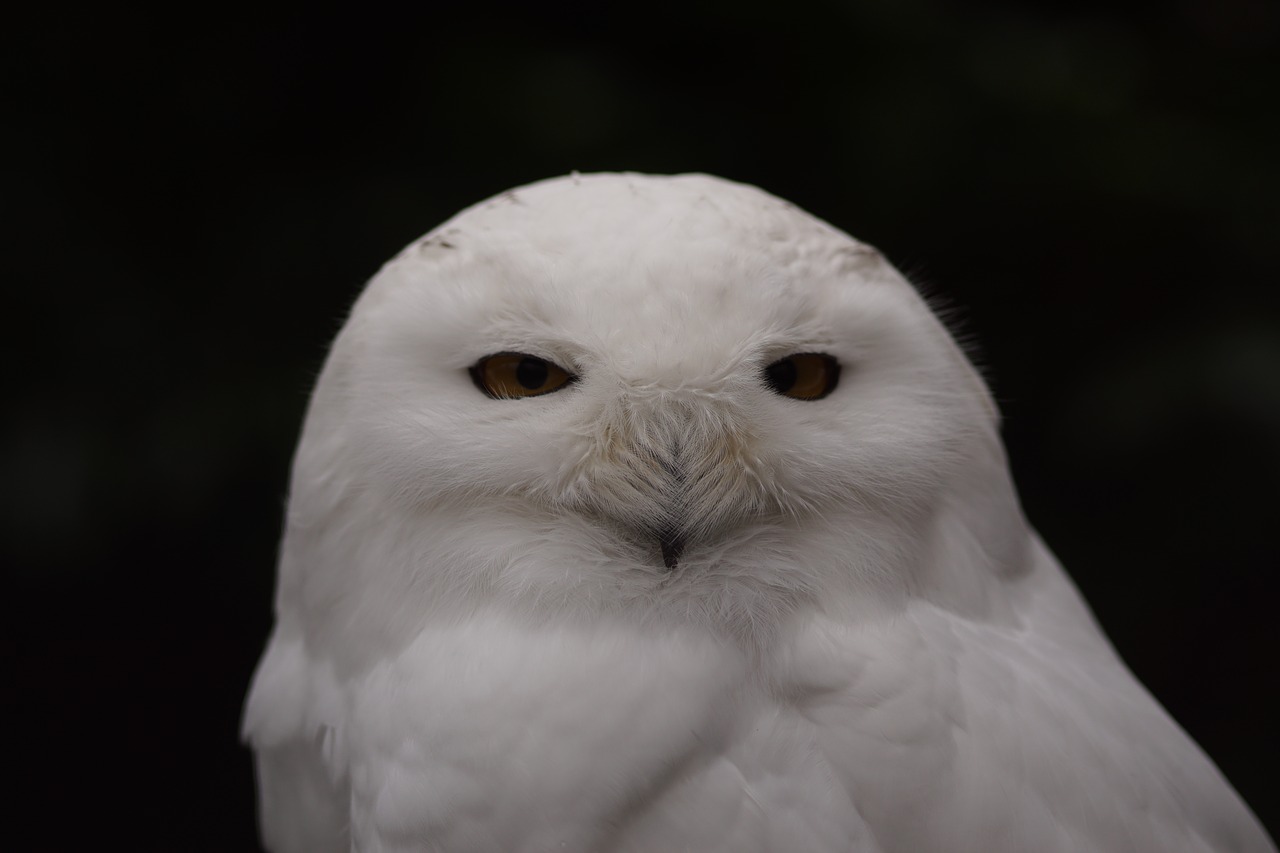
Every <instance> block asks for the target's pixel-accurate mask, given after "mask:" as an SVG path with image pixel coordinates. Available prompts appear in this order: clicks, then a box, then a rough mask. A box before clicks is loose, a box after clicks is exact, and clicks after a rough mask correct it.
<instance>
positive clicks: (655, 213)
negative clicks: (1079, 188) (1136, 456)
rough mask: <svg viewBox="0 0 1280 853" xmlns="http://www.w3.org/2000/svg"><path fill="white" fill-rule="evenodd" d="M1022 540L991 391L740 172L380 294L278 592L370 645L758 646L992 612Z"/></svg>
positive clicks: (321, 406) (481, 240)
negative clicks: (500, 621)
mask: <svg viewBox="0 0 1280 853" xmlns="http://www.w3.org/2000/svg"><path fill="white" fill-rule="evenodd" d="M1025 540H1026V531H1025V525H1024V524H1023V523H1022V521H1021V517H1020V515H1019V513H1018V509H1017V504H1016V500H1015V498H1014V496H1013V492H1012V489H1011V487H1010V486H1009V482H1008V477H1007V473H1006V468H1005V464H1004V460H1003V455H1002V452H1001V448H1000V444H999V439H998V434H997V415H996V412H995V408H994V406H993V405H992V403H991V400H990V397H989V395H988V393H987V391H986V389H985V387H984V385H983V383H982V381H981V379H980V378H979V377H978V375H977V373H976V372H975V371H974V370H973V368H972V367H971V366H970V364H969V362H968V361H967V360H966V358H965V357H964V355H963V354H962V352H961V351H960V349H959V348H958V347H957V346H956V345H955V344H954V342H953V341H952V339H951V337H950V336H949V335H948V334H947V332H946V330H945V329H944V327H943V326H942V325H941V324H940V323H939V322H938V321H937V320H936V318H935V317H934V316H933V314H932V313H931V312H930V311H929V309H928V308H927V306H926V305H925V303H924V302H923V301H922V300H921V299H920V297H919V296H918V295H917V294H916V292H915V290H914V289H913V288H912V287H911V285H910V284H909V283H908V282H907V281H906V280H905V279H904V278H903V277H902V276H901V275H899V274H898V273H897V272H896V271H895V270H894V269H893V268H892V267H891V266H890V265H889V264H888V263H887V262H886V261H885V260H884V259H883V258H882V257H881V256H880V255H879V254H878V253H877V252H876V251H875V250H873V249H872V248H870V247H868V246H866V245H864V244H862V243H859V242H857V241H855V240H853V239H852V238H850V237H849V236H847V235H845V234H843V233H842V232H840V231H838V230H836V229H835V228H833V227H831V226H829V225H827V224H826V223H824V222H822V221H820V220H818V219H816V218H814V217H812V216H810V215H808V214H806V213H804V212H803V211H801V210H799V209H797V208H796V207H794V206H792V205H790V204H788V203H786V202H783V201H781V200H779V199H777V198H774V197H772V196H770V195H768V194H766V193H764V192H761V191H760V190H757V189H755V188H753V187H749V186H744V185H741V184H736V183H731V182H728V181H724V180H720V179H717V178H712V177H708V176H702V175H682V176H676V177H651V176H643V175H635V174H600V175H573V176H569V177H564V178H558V179H554V180H549V181H545V182H542V183H538V184H534V185H531V186H527V187H523V188H520V189H517V190H514V191H511V192H507V193H504V194H503V195H501V196H498V197H496V198H493V199H491V200H489V201H486V202H483V203H481V204H479V205H477V206H475V207H472V208H470V209H468V210H466V211H464V212H462V213H460V214H459V215H457V216H456V217H454V218H453V219H452V220H450V221H449V222H447V223H445V224H444V225H442V226H441V227H439V228H438V229H436V230H435V231H433V232H431V233H429V234H428V235H426V236H425V237H423V238H422V239H420V240H418V241H417V242H415V243H413V244H412V245H410V246H409V247H408V248H406V249H405V250H404V251H403V252H401V253H400V255H398V256H397V257H396V258H394V259H393V260H391V261H390V262H389V263H388V264H387V265H386V266H385V267H384V268H383V269H382V270H381V271H380V272H379V273H378V274H377V276H376V277H375V278H374V279H373V280H372V281H371V282H370V284H369V285H368V287H367V289H366V290H365V292H364V294H363V295H362V296H361V297H360V299H359V301H358V302H357V303H356V305H355V307H354V309H353V311H352V313H351V316H350V318H349V320H348V321H347V324H346V326H345V327H344V329H343V331H342V333H341V334H340V336H339V338H338V340H337V342H336V343H335V345H334V348H333V351H332V353H331V356H330V358H329V361H328V363H327V365H326V367H325V369H324V371H323V374H322V376H321V379H320V381H319V385H318V387H317V389H316V393H315V396H314V398H313V402H312V406H311V409H310V412H309V415H308V420H307V424H306V428H305V431H304V436H303V440H302V444H301V446H300V448H299V452H298V456H297V459H296V462H295V469H294V479H293V485H292V497H291V505H290V513H289V522H288V530H287V533H286V541H285V546H284V555H283V560H282V579H283V581H284V582H283V584H282V593H281V594H282V596H290V595H293V596H295V599H296V600H297V601H299V602H302V603H303V605H304V606H305V607H310V608H313V609H315V608H323V609H324V613H325V614H327V615H328V616H330V617H332V618H330V619H329V621H330V622H332V623H334V624H337V625H339V626H341V627H342V628H343V629H344V630H351V631H361V630H371V627H370V626H368V625H366V624H364V622H363V617H362V615H361V614H362V613H363V614H370V616H372V614H375V613H377V614H379V615H378V617H377V619H376V620H375V621H378V622H384V623H388V622H389V623H390V624H392V625H394V624H396V623H397V620H400V621H403V622H404V623H405V625H409V624H411V623H414V621H415V620H417V619H419V618H422V614H424V613H427V612H438V611H441V610H447V609H449V608H454V609H455V610H457V609H463V610H465V609H467V608H474V607H479V606H486V605H488V604H492V603H500V605H501V606H505V607H509V608H514V609H515V610H518V611H520V612H525V613H539V614H543V616H545V615H546V614H547V613H554V614H578V615H581V614H590V613H599V612H605V611H608V612H636V613H643V614H648V615H649V616H651V617H652V616H653V614H660V615H661V616H662V618H679V619H698V620H706V621H708V622H711V623H714V624H716V625H722V626H728V627H729V628H731V629H732V630H748V631H751V630H759V629H760V626H761V625H766V624H768V623H769V622H770V621H771V620H774V621H776V620H777V619H780V618H785V614H786V613H787V612H788V609H789V608H790V607H792V606H793V605H794V604H795V602H797V601H799V600H802V599H803V600H808V601H819V602H822V603H823V606H830V607H843V608H853V609H857V608H858V607H859V606H860V604H862V603H871V602H875V603H877V604H880V603H883V602H885V601H895V600H903V599H904V598H905V597H908V596H910V595H927V596H932V597H934V598H936V599H938V600H940V601H945V602H948V603H950V604H951V605H952V606H955V607H979V608H980V607H982V606H984V605H983V601H984V592H983V589H984V583H985V582H987V581H989V580H990V579H991V578H992V577H993V576H995V575H998V574H1000V573H1001V572H1006V571H1011V570H1014V569H1015V568H1016V565H1017V564H1018V561H1019V559H1020V557H1019V554H1020V553H1021V549H1022V548H1023V546H1024V544H1025ZM984 579H985V580H984ZM289 590H292V592H289ZM388 608H389V609H388ZM387 612H391V613H394V614H398V615H396V616H393V617H391V619H390V620H388V619H387V617H386V616H385V614H386V613H387ZM320 621H324V620H320ZM744 626H745V627H744ZM384 629H389V628H387V626H386V625H383V626H381V627H379V628H378V630H384Z"/></svg>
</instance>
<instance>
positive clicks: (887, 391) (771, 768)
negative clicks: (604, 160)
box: [244, 175, 1275, 853]
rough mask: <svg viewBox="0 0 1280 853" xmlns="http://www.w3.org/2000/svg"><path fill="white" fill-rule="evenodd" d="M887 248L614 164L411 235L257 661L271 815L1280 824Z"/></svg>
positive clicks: (885, 839) (314, 467)
mask: <svg viewBox="0 0 1280 853" xmlns="http://www.w3.org/2000/svg"><path fill="white" fill-rule="evenodd" d="M997 425H998V415H997V412H996V410H995V407H994V406H993V404H992V401H991V398H990V396H989V395H988V393H987V391H986V388H985V387H984V385H983V383H982V380H981V379H980V378H979V377H978V374H977V373H976V372H975V371H974V369H973V368H972V367H971V366H970V364H969V362H968V361H967V360H966V359H965V357H964V355H963V354H962V353H961V351H960V350H959V349H958V348H957V347H956V345H955V344H954V343H953V342H952V340H951V338H950V337H949V336H948V334H947V332H946V331H945V330H944V328H943V327H942V325H941V324H940V323H939V322H938V321H937V320H936V319H935V318H934V317H933V316H932V315H931V314H930V312H929V310H928V309H927V308H926V306H925V304H924V302H923V301H922V300H921V299H920V298H919V297H918V296H917V295H916V293H915V291H914V290H913V289H912V287H911V286H910V285H909V284H908V283H907V282H906V281H905V280H904V279H903V278H902V276H901V275H899V274H898V273H897V272H896V271H895V270H894V269H893V268H892V267H891V266H889V264H888V263H886V262H885V261H884V260H883V259H882V258H881V256H880V255H879V254H877V253H876V252H875V251H874V250H873V249H871V248H870V247H868V246H866V245H863V244H861V243H858V242H856V241H855V240H853V239H851V238H849V237H848V236H846V235H845V234H843V233H841V232H840V231H837V230H836V229H834V228H832V227H831V226H829V225H827V224H825V223H823V222H821V221H819V220H817V219H815V218H813V217H811V216H809V215H807V214H805V213H804V212H802V211H800V210H798V209H796V208H795V207H794V206H792V205H789V204H787V203H785V202H782V201H780V200H778V199H776V198H773V197H772V196H769V195H767V194H765V193H763V192H761V191H759V190H757V189H754V188H751V187H748V186H743V185H740V184H734V183H729V182H726V181H723V180H718V179H715V178H711V177H705V176H696V175H693V176H680V177H646V176H641V175H589V176H588V175H584V176H577V175H574V176H570V177H567V178H561V179H557V180H552V181H547V182H543V183H539V184H535V185H532V186H529V187H525V188H522V189H519V190H516V191H513V192H508V193H506V194H504V195H502V196H499V197H497V198H495V199H493V200H491V201H488V202H485V203H483V204H481V205H478V206H476V207H473V208H471V209H469V210H467V211H465V212H463V213H461V214H459V215H458V216H457V217H455V218H454V219H452V220H451V221H449V222H448V223H446V224H445V225H443V226H441V227H440V228H439V229H437V230H436V231H434V232H432V233H431V234H429V235H427V236H426V237H425V238H423V239H421V240H419V241H418V242H417V243H414V244H413V245H411V246H410V247H409V248H407V249H406V250H405V251H404V252H402V253H401V254H400V255H399V256H398V257H397V258H395V259H394V260H392V261H391V262H390V263H388V264H387V265H386V266H385V267H384V268H383V269H382V271H381V272H379V273H378V275H377V276H376V277H375V278H374V279H373V281H372V282H371V283H370V284H369V286H368V288H367V290H366V291H365V292H364V294H363V295H362V296H361V297H360V299H359V301H358V302H357V303H356V306H355V308H354V310H353V311H352V314H351V317H350V319H349V320H348V322H347V324H346V327H345V328H344V329H343V330H342V333H341V334H340V335H339V336H338V339H337V342H336V343H335V344H334V347H333V351H332V353H331V355H330V357H329V360H328V364H327V365H326V367H325V369H324V372H323V374H322V376H321V377H320V381H319V384H318V386H317V388H316V391H315V395H314V399H313V400H312V403H311V408H310V412H309V414H308V416H307V421H306V426H305V428H304V430H303V435H302V440H301V444H300V446H299V448H298V453H297V458H296V460H295V464H294V471H293V482H292V492H291V498H290V503H289V510H288V519H287V529H286V532H285V537H284V544H283V549H282V553H281V558H280V577H279V591H278V596H277V600H276V610H277V616H278V623H277V625H276V628H275V631H274V633H273V634H272V637H271V640H270V643H269V645H268V648H267V651H266V654H265V656H264V657H263V660H262V662H261V664H260V666H259V668H258V672H257V675H256V677H255V679H254V683H253V686H252V689H251V691H250V695H249V699H248V705H247V709H246V714H245V724H244V730H245V736H246V738H247V739H248V741H249V742H250V743H251V745H252V746H253V749H254V750H255V751H256V754H257V768H258V781H259V789H260V794H261V804H260V807H261V824H262V832H263V836H264V839H265V842H266V845H267V847H268V848H270V849H271V850H273V851H280V853H285V852H286V851H306V853H321V851H346V850H351V849H354V850H359V851H503V853H511V851H551V850H557V851H560V850H567V851H614V850H618V851H637V853H639V851H653V853H668V851H698V852H699V853H702V851H734V853H747V852H748V851H786V853H800V851H904V853H930V851H939V853H958V852H959V851H974V853H1000V851H1018V853H1023V852H1024V851H1037V853H1046V851H1071V853H1079V851H1092V850H1107V851H1153V853H1154V852H1155V851H1159V852H1160V853H1167V851H1192V850H1195V851H1209V850H1214V851H1228V850H1232V851H1269V850H1274V849H1275V848H1274V847H1273V846H1272V844H1271V842H1270V841H1269V840H1268V838H1267V836H1266V834H1265V832H1264V830H1263V829H1262V828H1261V826H1260V825H1259V824H1258V822H1257V820H1256V819H1255V818H1254V817H1253V815H1252V814H1251V813H1250V812H1249V809H1248V808H1247V807H1246V806H1245V805H1244V804H1243V803H1242V801H1241V800H1240V799H1239V797H1238V796H1237V795H1236V794H1235V792H1234V791H1233V790H1232V789H1231V787H1230V785H1229V784H1228V783H1227V782H1226V781H1225V780H1224V779H1223V777H1222V776H1221V775H1220V774H1219V772H1218V770H1217V769H1216V768H1215V767H1214V765H1213V764H1212V763H1211V762H1210V761H1209V760H1208V758H1206V757H1205V755H1204V754H1203V753H1202V752H1201V751H1200V749H1198V748H1197V747H1196V745H1195V744H1194V743H1192V741H1191V740H1190V739H1189V738H1188V737H1187V735H1186V734H1184V733H1183V732H1182V730H1181V729H1179V728H1178V726H1177V724H1175V723H1174V722H1173V721H1172V720H1171V719H1170V718H1169V716H1168V715H1167V714H1166V713H1165V712H1164V711H1163V710H1162V709H1161V708H1160V706H1159V705H1158V704H1157V703H1156V702H1155V701H1154V700H1153V699H1152V698H1151V696H1150V695H1149V694H1148V693H1147V692H1146V691H1145V690H1144V689H1143V688H1142V687H1141V686H1140V685H1139V684H1138V683H1137V681H1136V680H1135V679H1134V678H1133V676H1132V675H1131V674H1130V673H1129V672H1128V670H1127V669H1126V668H1125V666H1124V664H1123V663H1122V662H1121V661H1120V660H1119V659H1118V658H1117V656H1116V654H1115V652H1114V651H1113V650H1112V648H1111V647H1110V645H1108V643H1107V640H1106V639H1105V638H1104V637H1103V635H1102V632H1101V631H1100V630H1099V628H1098V626H1097V625H1096V624H1095V622H1094V621H1093V619H1092V617H1091V616H1090V614H1089V611H1088V609H1087V608H1086V606H1085V605H1084V603H1083V602H1082V601H1081V599H1080V597H1079V595H1078V594H1077V593H1076V591H1075V589H1074V588H1073V587H1072V585H1071V583H1070V581H1069V580H1068V579H1067V578H1066V576H1065V575H1064V574H1063V572H1062V570H1061V569H1060V568H1059V566H1058V564H1057V563H1056V561H1055V560H1054V558H1053V556H1052V555H1051V554H1050V553H1049V551H1048V550H1047V549H1046V548H1045V546H1044V545H1043V544H1042V543H1041V542H1040V540H1039V539H1038V538H1037V536H1036V534H1035V533H1034V532H1033V531H1032V530H1031V529H1030V528H1029V527H1028V525H1027V523H1026V521H1025V520H1024V519H1023V517H1022V514H1021V512H1020V510H1019V507H1018V501H1017V498H1016V496H1015V493H1014V490H1013V486H1012V485H1011V483H1010V479H1009V474H1008V470H1007V466H1006V463H1005V458H1004V453H1003V450H1002V447H1001V443H1000V438H999V435H998V431H997Z"/></svg>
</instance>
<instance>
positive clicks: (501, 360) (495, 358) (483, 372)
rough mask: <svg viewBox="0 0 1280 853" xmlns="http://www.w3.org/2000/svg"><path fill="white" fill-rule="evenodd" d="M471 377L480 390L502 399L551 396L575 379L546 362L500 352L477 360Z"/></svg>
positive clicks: (531, 356)
mask: <svg viewBox="0 0 1280 853" xmlns="http://www.w3.org/2000/svg"><path fill="white" fill-rule="evenodd" d="M471 378H472V379H473V380H474V381H475V383H476V387H477V388H479V389H480V390H481V391H483V392H484V393H486V394H488V395H489V396H490V397H496V398H498V399H500V400H502V399H510V398H513V397H537V396H538V395H539V394H550V393H551V392H552V391H559V390H560V389H561V388H563V387H564V386H566V385H568V384H569V383H570V382H572V381H573V380H574V378H575V377H574V376H573V374H571V373H569V372H568V371H567V370H565V369H564V368H562V367H559V366H557V365H555V364H552V363H551V362H549V361H547V360H546V359H542V358H538V357H537V356H533V355H525V354H524V353H519V352H500V353H497V354H495V355H487V356H485V357H484V358H482V359H480V360H479V361H477V362H476V363H475V366H474V367H472V368H471Z"/></svg>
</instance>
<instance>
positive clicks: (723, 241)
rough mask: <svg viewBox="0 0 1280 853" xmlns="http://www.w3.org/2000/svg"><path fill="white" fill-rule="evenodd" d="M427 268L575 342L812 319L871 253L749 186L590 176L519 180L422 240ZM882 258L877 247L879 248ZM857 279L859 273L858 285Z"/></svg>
mask: <svg viewBox="0 0 1280 853" xmlns="http://www.w3.org/2000/svg"><path fill="white" fill-rule="evenodd" d="M418 248H419V254H421V255H423V256H425V259H426V261H427V263H430V261H431V260H432V259H434V260H439V261H440V262H441V263H442V265H443V268H441V269H437V270H434V271H433V274H430V275H429V276H428V277H429V278H432V279H435V280H436V281H437V282H439V283H440V284H441V285H443V286H444V287H446V288H451V289H454V290H457V291H461V293H462V294H463V295H465V294H471V295H478V294H483V299H479V300H473V301H472V302H473V304H474V305H475V306H476V308H477V309H480V310H481V311H483V310H484V309H488V310H489V311H490V312H491V314H492V317H493V319H494V320H495V323H496V324H497V325H503V324H507V325H511V324H518V323H519V321H520V319H521V318H523V319H524V320H526V321H527V322H528V324H530V325H537V324H541V325H545V326H547V327H549V328H555V329H557V330H559V331H561V332H567V333H569V334H571V335H572V336H574V337H575V338H578V339H582V340H589V339H591V338H592V337H603V338H607V340H608V341H609V344H610V346H611V347H614V348H616V347H618V345H619V344H621V343H623V342H624V341H626V340H627V339H635V341H636V342H637V343H641V342H645V341H648V342H650V344H652V343H654V342H658V341H663V340H667V339H675V340H679V341H681V342H682V347H684V348H685V349H688V348H689V347H690V346H691V345H694V344H696V341H698V340H705V341H706V342H707V343H713V342H719V341H720V340H721V339H729V340H732V339H734V338H735V337H741V336H742V335H745V334H751V335H754V336H757V337H758V336H760V335H761V334H767V333H768V332H770V331H771V330H774V331H779V332H781V331H784V330H785V329H787V328H788V327H794V326H796V325H797V324H801V325H802V324H805V323H807V322H811V321H815V320H816V319H817V318H818V317H819V315H820V314H821V310H822V306H823V305H824V302H827V301H828V300H827V295H828V294H827V291H828V290H829V289H830V288H831V287H832V286H833V284H835V283H836V282H837V281H842V282H843V285H844V286H849V285H850V284H853V285H854V286H856V279H857V278H859V277H860V275H861V272H862V271H865V270H861V271H860V268H864V267H866V266H867V265H868V261H869V260H870V256H872V255H874V253H873V252H872V251H871V250H869V249H868V248H867V247H865V246H863V245H862V244H859V243H857V242H856V241H854V240H852V239H851V238H849V237H848V236H846V235H844V234H842V233H841V232H839V231H837V230H836V229H834V228H831V227H830V226H828V225H826V224H825V223H823V222H821V221H820V220H818V219H816V218H814V217H812V216H809V215H808V214H806V213H804V212H803V211H800V210H798V209H797V208H795V207H793V206H792V205H789V204H787V203H786V202H783V201H781V200H779V199H777V198H774V197H773V196H770V195H768V194H766V193H764V192H762V191H760V190H757V189H755V188H753V187H747V186H743V185H739V184H733V183H730V182H728V181H722V180H719V179H714V178H709V177H705V176H677V177H647V176H639V175H593V176H583V177H570V178H562V179H557V180H553V181H548V182H543V183H541V184H535V185H533V186H530V187H526V188H522V189H519V190H514V191H512V192H510V193H507V194H504V195H502V196H498V197H496V198H494V199H491V200H490V201H488V202H484V203H482V204H480V205H477V206H476V207H474V208H471V209H470V210H468V211H465V212H464V213H462V214H460V215H459V216H457V217H455V218H454V219H453V220H451V221H450V222H448V223H446V224H445V225H444V226H442V227H441V228H439V229H437V231H436V232H433V233H432V234H430V235H428V236H427V237H426V238H424V240H423V241H421V242H420V244H419V246H418ZM876 258H877V259H878V256H876ZM849 279H854V280H855V281H853V282H850V281H849Z"/></svg>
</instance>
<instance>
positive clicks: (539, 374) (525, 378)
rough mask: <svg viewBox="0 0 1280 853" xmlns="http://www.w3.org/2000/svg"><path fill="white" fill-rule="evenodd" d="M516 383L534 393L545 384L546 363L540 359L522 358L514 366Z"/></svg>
mask: <svg viewBox="0 0 1280 853" xmlns="http://www.w3.org/2000/svg"><path fill="white" fill-rule="evenodd" d="M516 381H517V382H519V383H520V384H521V385H523V386H524V387H525V388H528V389H529V390H530V391H535V390H537V389H539V388H541V387H542V386H543V385H545V384H547V363H546V362H545V361H543V360H542V359H540V358H522V359H520V364H518V365H516Z"/></svg>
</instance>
